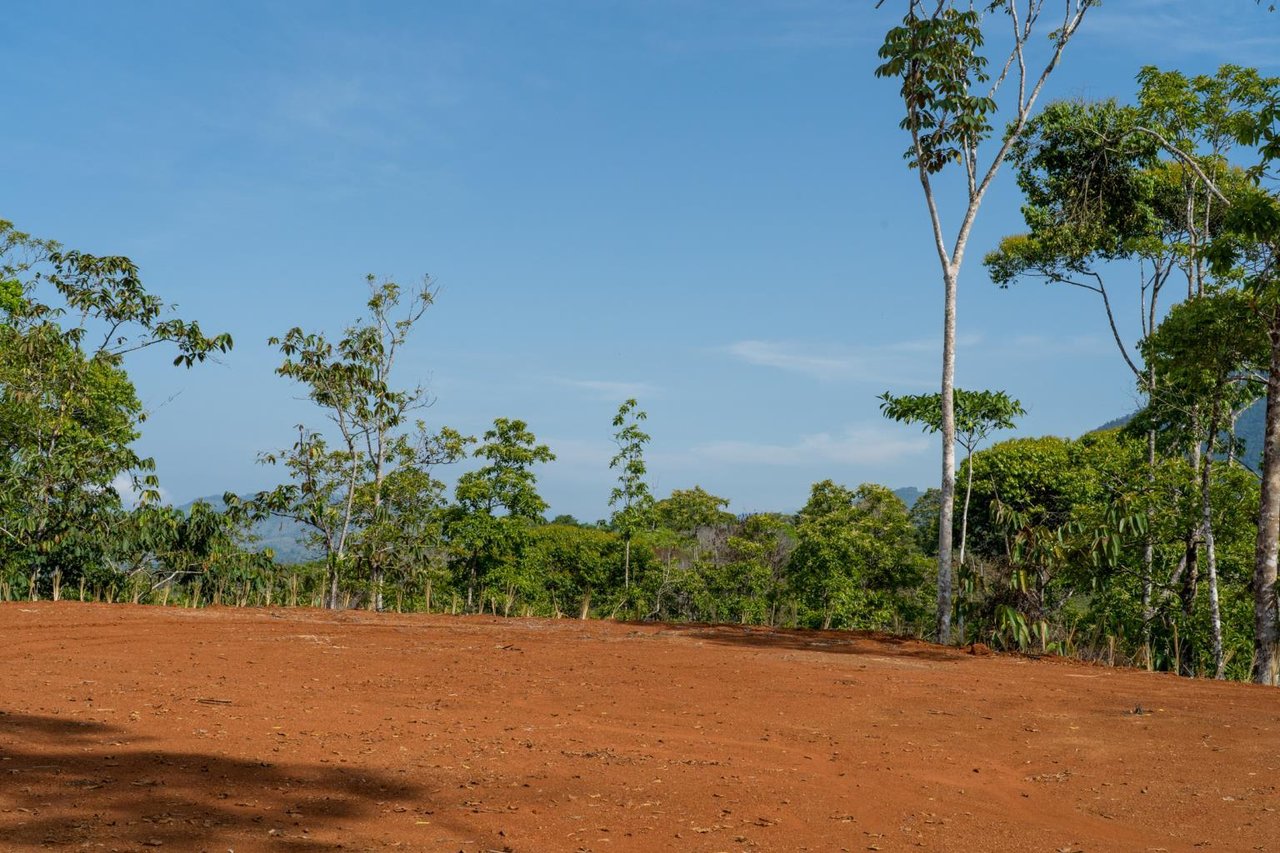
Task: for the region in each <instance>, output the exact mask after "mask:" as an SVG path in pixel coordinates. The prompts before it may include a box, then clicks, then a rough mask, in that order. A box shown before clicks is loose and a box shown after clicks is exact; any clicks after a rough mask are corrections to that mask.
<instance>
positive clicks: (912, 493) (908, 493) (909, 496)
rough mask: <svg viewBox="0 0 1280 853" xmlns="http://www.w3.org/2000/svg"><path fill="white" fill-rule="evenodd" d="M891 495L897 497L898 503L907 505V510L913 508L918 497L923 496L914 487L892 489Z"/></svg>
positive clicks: (921, 492) (920, 491)
mask: <svg viewBox="0 0 1280 853" xmlns="http://www.w3.org/2000/svg"><path fill="white" fill-rule="evenodd" d="M893 493H894V494H895V495H897V496H898V499H899V500H900V501H902V502H903V503H904V504H906V505H907V509H911V507H913V506H915V504H916V501H918V500H920V496H921V495H923V494H924V492H923V491H922V490H920V489H917V488H916V487H915V486H904V487H903V488H901V489H894V490H893Z"/></svg>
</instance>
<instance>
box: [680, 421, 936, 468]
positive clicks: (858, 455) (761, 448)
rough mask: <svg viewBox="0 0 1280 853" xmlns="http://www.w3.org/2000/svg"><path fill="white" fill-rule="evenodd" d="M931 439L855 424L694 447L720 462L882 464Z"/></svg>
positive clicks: (921, 448) (917, 450)
mask: <svg viewBox="0 0 1280 853" xmlns="http://www.w3.org/2000/svg"><path fill="white" fill-rule="evenodd" d="M931 444H932V443H931V441H930V439H928V438H927V437H925V436H923V435H904V434H903V433H902V431H901V430H897V429H894V428H892V427H887V426H886V427H881V426H851V427H848V428H846V429H845V430H844V431H843V432H841V433H839V434H835V435H833V434H832V433H829V432H819V433H814V434H812V435H804V436H801V437H800V439H799V440H798V441H796V442H793V443H791V444H768V443H757V442H750V441H713V442H710V443H707V444H703V445H700V446H698V447H696V448H694V451H693V455H694V456H695V457H702V458H705V459H713V460H716V461H718V462H733V463H738V464H751V465H779V466H799V465H814V464H821V463H831V462H835V463H838V464H841V465H878V464H887V463H891V462H896V461H897V460H899V459H901V458H903V457H906V456H914V455H916V454H918V453H921V452H923V451H925V450H927V449H928V448H929V447H930V446H931Z"/></svg>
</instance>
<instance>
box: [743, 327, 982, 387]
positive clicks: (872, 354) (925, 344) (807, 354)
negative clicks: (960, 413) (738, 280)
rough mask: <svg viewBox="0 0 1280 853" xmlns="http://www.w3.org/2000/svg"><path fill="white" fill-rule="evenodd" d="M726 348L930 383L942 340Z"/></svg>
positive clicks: (849, 375) (854, 375) (864, 377)
mask: <svg viewBox="0 0 1280 853" xmlns="http://www.w3.org/2000/svg"><path fill="white" fill-rule="evenodd" d="M980 342H981V338H980V337H978V336H970V337H966V338H963V339H961V340H960V345H961V346H962V347H972V346H974V345H976V344H978V343H980ZM720 351H721V352H723V353H725V354H727V355H729V356H731V357H733V358H735V359H737V360H739V361H742V362H746V363H747V364H751V365H755V366H758V367H772V368H774V369H776V370H784V371H788V372H790V373H800V374H803V375H805V376H809V377H812V378H814V379H819V380H823V381H850V382H874V383H877V384H882V385H894V386H907V387H928V386H931V385H933V384H934V383H935V378H934V376H935V374H936V373H937V370H938V368H937V361H938V356H939V354H940V352H941V345H940V343H939V342H938V341H937V340H934V339H917V340H907V341H896V342H893V343H887V344H873V345H866V346H837V345H832V344H826V345H824V344H807V343H799V342H795V341H762V340H746V341H736V342H734V343H731V344H729V345H728V346H725V347H722V348H721V350H720Z"/></svg>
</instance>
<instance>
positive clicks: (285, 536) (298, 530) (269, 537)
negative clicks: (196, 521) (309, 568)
mask: <svg viewBox="0 0 1280 853" xmlns="http://www.w3.org/2000/svg"><path fill="white" fill-rule="evenodd" d="M242 497H244V498H246V499H247V498H248V497H249V496H248V495H242ZM198 501H203V502H204V503H207V504H209V505H210V506H212V507H213V508H214V509H218V510H221V509H225V508H226V503H224V502H223V500H222V495H209V496H208V497H203V498H196V500H194V501H188V502H187V503H184V504H182V505H181V506H179V507H177V509H179V510H181V511H182V512H189V511H190V510H191V505H192V504H194V503H197V502H198ZM249 532H250V534H251V535H252V536H253V538H254V541H252V542H250V543H249V550H251V551H265V550H266V549H268V548H270V549H271V551H272V553H274V554H275V559H276V562H277V563H286V564H287V563H305V562H306V561H308V560H315V559H317V558H319V556H320V554H319V553H318V552H317V551H315V550H314V549H312V548H309V547H307V545H306V544H304V542H305V539H306V533H307V531H306V528H305V527H303V525H301V524H299V523H298V522H296V521H290V520H289V519H285V518H267V519H263V520H262V521H259V522H258V523H257V524H255V525H253V527H251V528H250V530H249Z"/></svg>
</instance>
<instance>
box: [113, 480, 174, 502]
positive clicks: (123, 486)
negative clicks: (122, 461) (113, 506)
mask: <svg viewBox="0 0 1280 853" xmlns="http://www.w3.org/2000/svg"><path fill="white" fill-rule="evenodd" d="M111 488H113V489H115V490H116V494H118V495H119V496H120V500H121V501H122V502H123V503H124V505H125V507H127V508H128V509H133V508H134V507H135V506H137V505H138V502H139V501H140V500H142V492H140V491H139V490H138V489H136V488H135V487H134V484H133V478H132V477H130V476H129V475H128V474H127V473H120V474H116V476H115V479H113V480H112V481H111ZM158 491H159V492H160V503H162V504H167V503H169V502H170V495H169V492H168V491H166V490H165V489H164V488H163V487H160V488H159V489H158Z"/></svg>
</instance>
